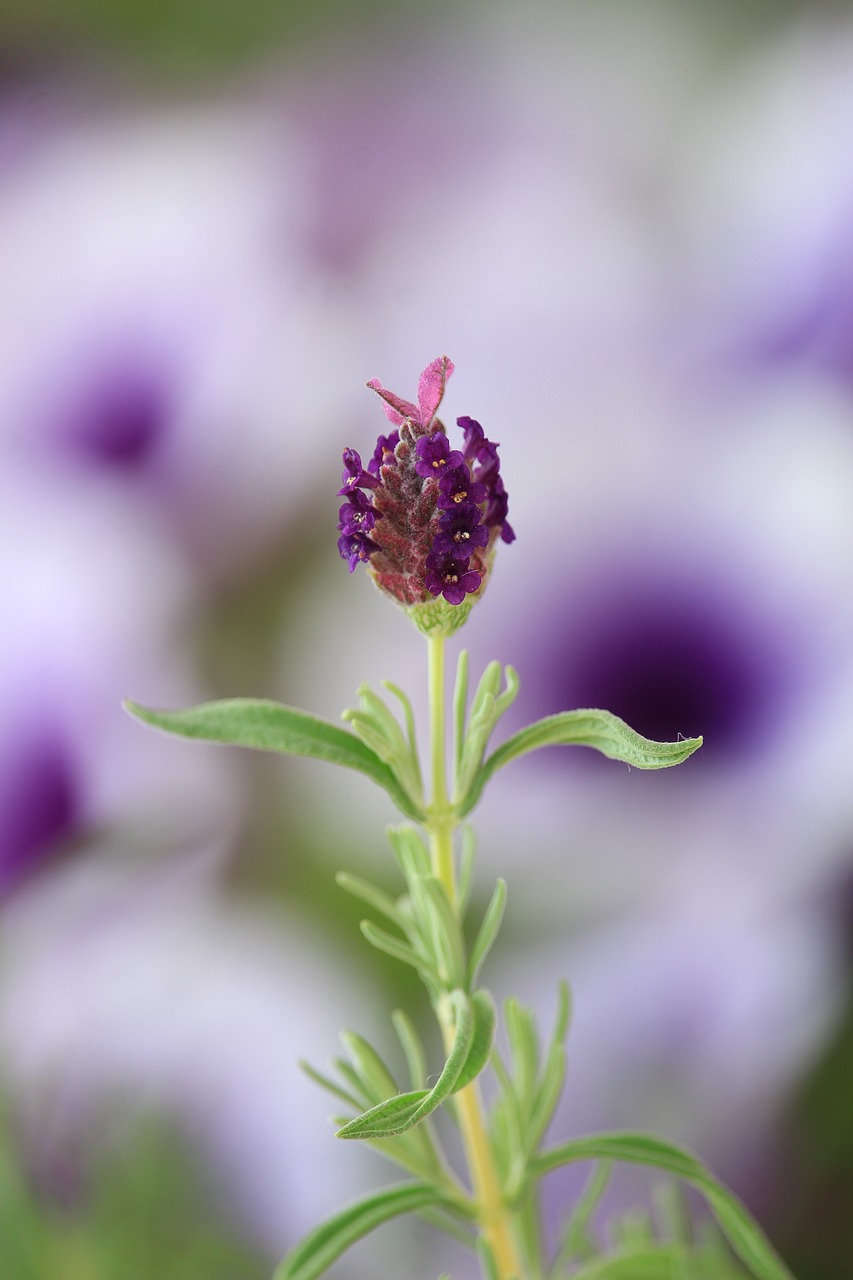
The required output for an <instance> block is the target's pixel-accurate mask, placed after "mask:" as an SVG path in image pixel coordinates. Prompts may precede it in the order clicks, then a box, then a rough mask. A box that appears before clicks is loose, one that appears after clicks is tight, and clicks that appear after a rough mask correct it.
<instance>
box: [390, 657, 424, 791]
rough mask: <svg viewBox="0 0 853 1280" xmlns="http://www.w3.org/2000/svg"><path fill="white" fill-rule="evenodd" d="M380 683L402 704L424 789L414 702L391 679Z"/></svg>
mask: <svg viewBox="0 0 853 1280" xmlns="http://www.w3.org/2000/svg"><path fill="white" fill-rule="evenodd" d="M380 683H381V685H382V688H383V689H387V690H388V692H389V693H391V694H393V695H394V697H395V698H396V699H397V701H398V702H399V703H400V706H401V707H402V708H403V715H404V717H405V721H406V736H407V738H408V742H409V753H410V755H411V758H412V764H413V765H414V767H415V771H416V774H417V781H418V788H419V791H422V790H423V779H422V777H421V766H420V757H419V755H418V736H417V733H416V732H415V713H414V711H413V710H412V704H411V702H410V701H409V698H408V696H407V695H406V693H404V691H403V690H402V689H401V688H400V687H399V685H396V684H393V683H392V682H391V681H390V680H382V681H380Z"/></svg>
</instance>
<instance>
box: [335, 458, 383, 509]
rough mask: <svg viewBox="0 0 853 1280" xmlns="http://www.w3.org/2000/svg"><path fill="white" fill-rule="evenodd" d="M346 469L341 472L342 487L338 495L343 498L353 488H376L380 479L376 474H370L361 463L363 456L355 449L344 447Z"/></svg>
mask: <svg viewBox="0 0 853 1280" xmlns="http://www.w3.org/2000/svg"><path fill="white" fill-rule="evenodd" d="M342 457H343V462H344V469H343V472H342V474H341V484H342V488H340V489H338V497H339V498H343V497H345V496H346V494H348V493H352V491H353V489H375V488H376V487H377V485H378V484H379V481H378V480H377V479H376V477H375V476H372V475H369V474H368V472H367V471H365V470H364V467H363V466H362V465H361V457H360V456H359V454H357V453H356V451H355V449H344V452H343V455H342Z"/></svg>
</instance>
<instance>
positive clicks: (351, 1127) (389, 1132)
mask: <svg viewBox="0 0 853 1280" xmlns="http://www.w3.org/2000/svg"><path fill="white" fill-rule="evenodd" d="M431 1092H432V1091H431V1090H428V1089H412V1090H410V1091H408V1092H406V1093H396V1094H395V1095H394V1097H393V1098H386V1099H385V1101H384V1102H379V1103H377V1104H376V1106H374V1107H370V1108H369V1109H368V1110H367V1111H362V1113H361V1115H359V1116H355V1118H354V1119H352V1120H348V1121H347V1122H346V1124H344V1125H341V1127H340V1129H338V1131H337V1132H336V1134H335V1137H336V1138H359V1139H362V1140H363V1139H366V1138H393V1137H395V1136H396V1135H397V1134H400V1133H405V1132H406V1130H407V1129H411V1128H412V1126H413V1124H414V1123H415V1116H416V1115H417V1112H418V1109H419V1107H420V1106H421V1104H422V1103H423V1102H424V1101H426V1099H427V1098H429V1096H430V1094H431Z"/></svg>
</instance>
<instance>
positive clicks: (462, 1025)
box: [337, 990, 475, 1139]
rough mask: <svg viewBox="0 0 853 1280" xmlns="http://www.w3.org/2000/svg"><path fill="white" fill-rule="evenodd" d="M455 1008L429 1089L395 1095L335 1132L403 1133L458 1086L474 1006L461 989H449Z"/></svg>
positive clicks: (367, 1135)
mask: <svg viewBox="0 0 853 1280" xmlns="http://www.w3.org/2000/svg"><path fill="white" fill-rule="evenodd" d="M449 999H450V1000H451V1001H452V1003H453V1005H454V1008H455V1010H456V1032H455V1035H454V1038H453V1044H452V1045H451V1048H450V1053H449V1054H448V1056H447V1061H446V1062H445V1064H444V1069H443V1070H442V1072H441V1075H440V1076H439V1078H438V1080H437V1081H436V1083H435V1085H434V1086H433V1087H432V1089H430V1090H429V1092H428V1093H427V1092H424V1091H423V1090H414V1091H413V1092H411V1093H401V1094H397V1095H396V1096H395V1097H393V1098H388V1099H387V1100H386V1101H385V1102H380V1103H379V1105H378V1106H375V1107H371V1108H370V1109H369V1110H368V1111H365V1112H363V1114H362V1115H360V1116H356V1117H355V1119H354V1120H350V1121H349V1122H348V1123H347V1124H345V1125H344V1126H343V1127H342V1128H341V1129H339V1130H338V1132H337V1137H339V1138H362V1139H363V1138H384V1137H392V1136H393V1135H395V1134H398V1133H405V1132H406V1130H407V1129H411V1128H412V1127H413V1126H414V1125H416V1124H419V1123H420V1122H421V1120H425V1119H426V1117H427V1116H428V1115H431V1114H432V1112H433V1111H435V1109H436V1107H439V1106H440V1105H441V1103H442V1102H443V1101H444V1100H445V1098H447V1097H448V1096H449V1095H450V1094H451V1093H453V1092H454V1091H455V1089H456V1088H457V1081H458V1080H459V1078H460V1076H461V1073H462V1071H463V1068H464V1067H465V1066H466V1063H467V1059H468V1055H469V1053H470V1050H471V1045H472V1043H473V1040H474V1028H475V1013H474V1005H473V1002H472V1000H471V999H470V997H469V996H467V995H466V994H465V992H464V991H459V990H457V991H453V992H451V994H450V996H449Z"/></svg>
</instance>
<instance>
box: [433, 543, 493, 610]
mask: <svg viewBox="0 0 853 1280" xmlns="http://www.w3.org/2000/svg"><path fill="white" fill-rule="evenodd" d="M426 568H427V574H426V577H425V578H424V585H425V586H426V589H427V591H429V593H430V595H433V596H437V595H442V596H444V598H445V600H446V601H447V603H448V604H461V603H462V601H463V600H464V599H465V596H466V595H468V594H469V593H470V592H472V591H477V590H478V589H479V587H480V583H481V581H482V577H481V575H480V574H479V573H477V572H476V571H475V570H474V569H469V568H468V564H467V561H465V560H457V559H456V558H455V557H454V556H452V555H440V554H439V553H438V552H435V551H432V552H430V554H429V555H428V556H427V560H426Z"/></svg>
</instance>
